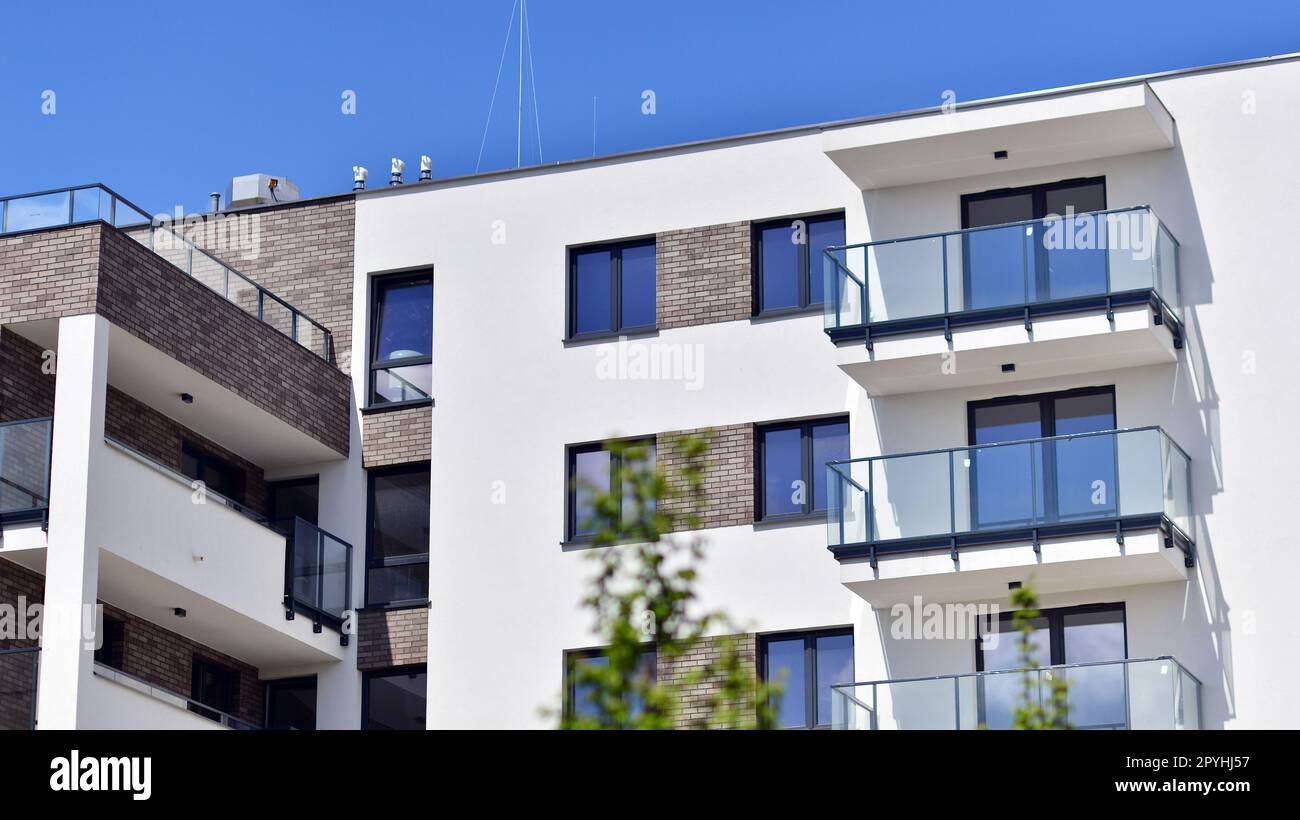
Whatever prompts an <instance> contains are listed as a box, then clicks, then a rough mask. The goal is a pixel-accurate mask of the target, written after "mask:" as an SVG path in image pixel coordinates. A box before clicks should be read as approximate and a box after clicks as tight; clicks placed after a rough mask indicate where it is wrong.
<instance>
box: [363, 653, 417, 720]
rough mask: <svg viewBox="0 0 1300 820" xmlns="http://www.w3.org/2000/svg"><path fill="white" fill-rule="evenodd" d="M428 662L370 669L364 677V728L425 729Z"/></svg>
mask: <svg viewBox="0 0 1300 820" xmlns="http://www.w3.org/2000/svg"><path fill="white" fill-rule="evenodd" d="M425 669H426V667H424V666H407V667H401V668H398V669H385V670H384V671H383V672H367V673H366V674H365V676H364V677H363V678H362V687H363V689H364V691H363V692H362V695H361V698H362V700H361V728H363V729H423V728H424V722H425V698H426V691H427V675H426V672H425Z"/></svg>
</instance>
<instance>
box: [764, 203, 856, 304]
mask: <svg viewBox="0 0 1300 820" xmlns="http://www.w3.org/2000/svg"><path fill="white" fill-rule="evenodd" d="M835 220H839V221H840V222H842V223H844V224H845V231H846V232H847V231H848V223H847V220H846V219H845V212H844V211H843V210H839V211H820V212H818V213H813V214H800V215H798V216H787V217H781V218H778V219H764V220H763V221H761V222H755V223H753V224H752V225H751V227H750V259H752V260H753V262H752V264H751V266H750V267H751V268H752V271H751V274H750V290H751V292H752V294H753V296H752V299H751V302H752V304H751V310H750V312H751V315H752V316H753V317H754V318H770V317H776V316H791V315H798V314H803V313H812V312H814V311H816V310H819V309H820V308H821V307H822V306H823V304H824V303H825V296H826V294H825V293H823V294H822V301H821V302H814V301H812V277H813V276H821V275H822V272H821V270H820V269H819V266H816V265H814V260H813V259H812V258H811V257H812V243H811V242H808V241H805V242H804V243H803V244H802V245H799V246H798V249H799V250H798V258H797V260H796V266H797V267H796V270H795V280H796V281H795V287H796V290H797V293H798V304H797V305H794V306H787V307H779V308H765V307H764V306H763V240H762V234H763V231H765V230H767V229H770V228H792V227H793V225H794V223H795V222H798V221H803V222H804V223H805V225H806V226H808V228H809V229H810V232H811V226H812V225H813V224H815V223H818V222H832V221H835ZM846 236H847V233H846ZM805 239H807V237H806V236H805ZM814 268H818V269H817V270H814Z"/></svg>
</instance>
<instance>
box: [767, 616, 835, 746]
mask: <svg viewBox="0 0 1300 820" xmlns="http://www.w3.org/2000/svg"><path fill="white" fill-rule="evenodd" d="M758 649H759V658H760V665H759V669H760V671H761V674H762V676H763V680H765V681H769V682H772V683H777V684H780V686H781V695H780V700H779V707H778V709H777V725H779V726H781V727H783V728H786V729H816V728H823V727H828V726H830V725H831V687H832V686H836V685H839V684H844V683H853V629H852V628H849V627H844V628H841V629H828V630H821V631H818V632H800V633H789V632H785V633H780V634H776V635H765V636H760V637H759V647H758Z"/></svg>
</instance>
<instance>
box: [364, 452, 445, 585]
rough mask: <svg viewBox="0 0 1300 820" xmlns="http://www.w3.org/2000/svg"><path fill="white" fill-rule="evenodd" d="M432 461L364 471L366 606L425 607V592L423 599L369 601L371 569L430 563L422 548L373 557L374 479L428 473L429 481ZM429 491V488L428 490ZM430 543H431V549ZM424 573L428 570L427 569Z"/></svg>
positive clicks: (431, 502) (427, 554) (426, 583)
mask: <svg viewBox="0 0 1300 820" xmlns="http://www.w3.org/2000/svg"><path fill="white" fill-rule="evenodd" d="M431 468H432V462H429V461H413V462H409V463H406V464H394V465H390V466H387V467H376V468H373V469H370V470H367V471H366V577H365V582H364V583H365V589H364V593H365V595H364V599H365V602H366V603H365V607H366V608H367V609H400V608H402V607H408V606H409V607H417V606H425V605H427V604H428V603H429V596H428V595H427V594H426V595H425V596H424V597H423V598H398V599H394V600H391V601H372V600H370V570H372V569H383V568H385V567H397V566H414V565H416V564H424V565H425V566H426V567H427V566H428V563H429V552H428V551H425V552H424V553H422V554H421V555H403V556H398V557H393V558H375V557H374V535H375V479H376V478H379V477H383V476H390V475H401V474H404V473H419V472H423V473H426V474H428V475H429V478H430V481H431V482H432V478H433V473H432V469H431ZM430 492H431V493H432V490H430ZM429 503H430V505H431V506H432V504H433V499H432V497H430V499H429ZM431 547H432V545H430V548H431ZM426 572H427V569H426ZM425 589H426V593H427V589H428V579H427V577H426V580H425Z"/></svg>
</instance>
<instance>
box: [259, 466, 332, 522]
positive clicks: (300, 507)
mask: <svg viewBox="0 0 1300 820" xmlns="http://www.w3.org/2000/svg"><path fill="white" fill-rule="evenodd" d="M266 499H267V510H266V517H267V519H269V520H270V522H271V526H272V527H274V528H275V530H276V532H281V533H284V534H285V535H286V536H288V535H292V534H293V521H294V519H295V518H301V519H302V520H304V521H306V522H307V523H309V524H316V523H319V522H318V521H317V520H316V519H317V516H318V515H319V513H320V476H312V477H311V478H295V479H292V480H289V481H273V482H270V483H268V484H267V485H266Z"/></svg>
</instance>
